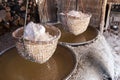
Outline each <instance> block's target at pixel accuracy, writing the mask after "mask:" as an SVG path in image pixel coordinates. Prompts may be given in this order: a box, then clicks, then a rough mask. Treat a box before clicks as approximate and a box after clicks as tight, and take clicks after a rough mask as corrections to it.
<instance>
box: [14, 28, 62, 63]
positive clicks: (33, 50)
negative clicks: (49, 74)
mask: <svg viewBox="0 0 120 80" xmlns="http://www.w3.org/2000/svg"><path fill="white" fill-rule="evenodd" d="M46 30H47V32H49V34H50V35H52V36H55V37H54V38H53V39H52V40H51V41H37V42H34V41H29V40H25V39H23V38H22V36H23V27H22V28H19V29H17V30H16V31H14V32H13V34H12V35H13V37H14V38H15V39H16V47H17V50H18V52H19V54H20V55H21V56H23V57H24V58H25V59H28V60H31V61H33V62H37V63H40V64H42V63H45V62H46V61H47V60H49V58H50V57H51V56H52V55H53V53H54V52H55V50H56V47H57V43H58V39H59V38H60V36H61V32H60V30H59V29H58V28H55V27H53V26H46Z"/></svg>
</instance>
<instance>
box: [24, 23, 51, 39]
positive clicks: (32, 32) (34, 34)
mask: <svg viewBox="0 0 120 80" xmlns="http://www.w3.org/2000/svg"><path fill="white" fill-rule="evenodd" d="M23 37H24V39H26V40H31V41H49V40H51V39H52V38H53V36H52V35H50V34H49V33H48V32H46V29H45V27H44V26H43V25H40V24H36V23H33V22H30V23H28V25H27V26H26V27H25V30H24V35H23Z"/></svg>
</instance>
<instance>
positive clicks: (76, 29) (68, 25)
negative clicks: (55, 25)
mask: <svg viewBox="0 0 120 80" xmlns="http://www.w3.org/2000/svg"><path fill="white" fill-rule="evenodd" d="M90 18H91V15H87V16H86V17H85V18H84V19H80V18H75V17H71V16H65V15H62V16H61V23H62V24H63V25H64V27H65V29H66V30H68V31H69V32H71V33H73V34H74V35H78V34H81V33H83V32H84V31H86V29H87V27H88V24H89V22H90Z"/></svg>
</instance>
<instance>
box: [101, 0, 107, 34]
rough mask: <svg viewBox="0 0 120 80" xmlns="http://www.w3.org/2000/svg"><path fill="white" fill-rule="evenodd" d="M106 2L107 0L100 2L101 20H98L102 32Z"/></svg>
mask: <svg viewBox="0 0 120 80" xmlns="http://www.w3.org/2000/svg"><path fill="white" fill-rule="evenodd" d="M106 4H107V0H103V3H102V8H101V9H102V10H101V11H102V14H101V22H100V33H101V34H103V31H104V24H105V21H104V20H105V11H106Z"/></svg>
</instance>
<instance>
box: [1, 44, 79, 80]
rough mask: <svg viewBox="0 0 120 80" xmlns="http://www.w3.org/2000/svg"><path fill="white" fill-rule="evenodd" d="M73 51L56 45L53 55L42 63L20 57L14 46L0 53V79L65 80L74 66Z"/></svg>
mask: <svg viewBox="0 0 120 80" xmlns="http://www.w3.org/2000/svg"><path fill="white" fill-rule="evenodd" d="M76 63H77V60H76V55H75V53H74V52H73V51H72V50H71V49H69V48H67V47H65V46H62V45H58V46H57V49H56V51H55V53H54V55H53V56H52V57H51V58H50V60H49V61H47V62H46V63H44V64H38V63H34V62H31V61H28V60H26V59H24V58H23V57H21V56H20V55H19V54H18V52H17V50H16V48H15V47H12V48H9V49H7V50H5V51H3V52H1V54H0V80H63V79H64V80H67V79H68V78H69V77H70V76H71V74H72V72H73V71H74V69H75V68H76Z"/></svg>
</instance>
